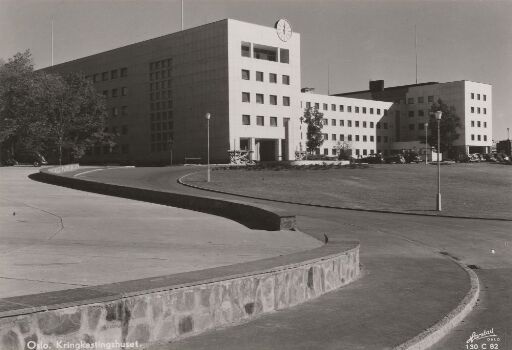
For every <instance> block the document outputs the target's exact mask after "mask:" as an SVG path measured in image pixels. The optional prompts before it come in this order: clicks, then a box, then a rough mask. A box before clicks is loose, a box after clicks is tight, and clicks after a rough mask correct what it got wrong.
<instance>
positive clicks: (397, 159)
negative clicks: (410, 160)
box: [386, 154, 405, 164]
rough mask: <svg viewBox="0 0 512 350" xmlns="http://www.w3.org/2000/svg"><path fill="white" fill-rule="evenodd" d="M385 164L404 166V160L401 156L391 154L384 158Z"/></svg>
mask: <svg viewBox="0 0 512 350" xmlns="http://www.w3.org/2000/svg"><path fill="white" fill-rule="evenodd" d="M386 163H388V164H405V158H404V156H403V155H401V154H393V155H391V156H389V157H386Z"/></svg>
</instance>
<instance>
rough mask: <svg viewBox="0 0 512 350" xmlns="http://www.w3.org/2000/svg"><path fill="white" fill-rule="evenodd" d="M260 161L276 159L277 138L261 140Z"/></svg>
mask: <svg viewBox="0 0 512 350" xmlns="http://www.w3.org/2000/svg"><path fill="white" fill-rule="evenodd" d="M259 144H260V161H263V162H265V161H274V160H276V140H259Z"/></svg>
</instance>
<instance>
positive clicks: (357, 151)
mask: <svg viewBox="0 0 512 350" xmlns="http://www.w3.org/2000/svg"><path fill="white" fill-rule="evenodd" d="M359 153H360V152H359V148H356V156H358V155H359Z"/></svg>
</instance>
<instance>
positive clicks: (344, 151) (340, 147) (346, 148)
mask: <svg viewBox="0 0 512 350" xmlns="http://www.w3.org/2000/svg"><path fill="white" fill-rule="evenodd" d="M334 149H336V153H337V154H338V159H340V160H350V157H351V156H352V145H351V143H349V142H345V141H338V143H337V144H336V146H334Z"/></svg>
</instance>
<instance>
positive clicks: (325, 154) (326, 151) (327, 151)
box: [324, 148, 329, 156]
mask: <svg viewBox="0 0 512 350" xmlns="http://www.w3.org/2000/svg"><path fill="white" fill-rule="evenodd" d="M327 155H329V149H328V148H324V156H327Z"/></svg>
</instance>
